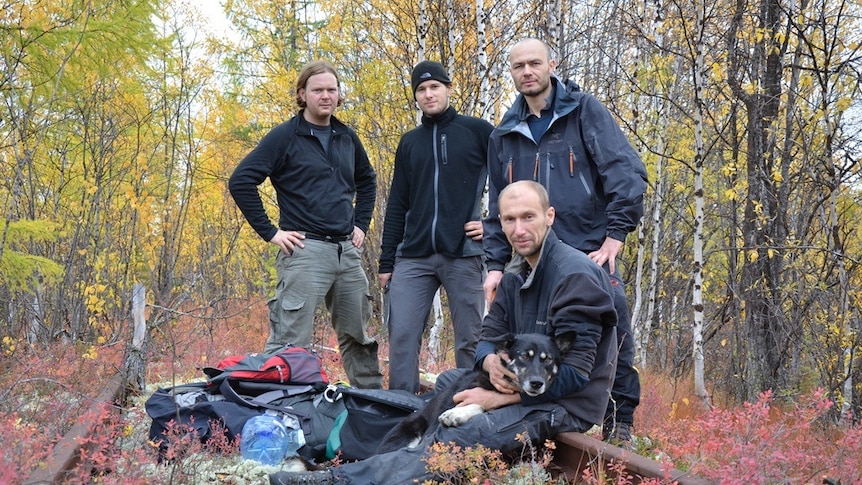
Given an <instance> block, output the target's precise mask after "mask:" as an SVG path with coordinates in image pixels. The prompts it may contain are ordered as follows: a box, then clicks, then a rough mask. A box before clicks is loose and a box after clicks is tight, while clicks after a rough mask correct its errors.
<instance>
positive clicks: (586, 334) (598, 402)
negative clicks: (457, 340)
mask: <svg viewBox="0 0 862 485" xmlns="http://www.w3.org/2000/svg"><path fill="white" fill-rule="evenodd" d="M554 224H556V221H555V222H554ZM508 269H509V270H508V271H506V272H505V273H504V274H503V279H502V281H501V282H500V288H499V289H498V291H497V296H496V298H495V299H494V303H493V304H492V305H491V309H490V311H489V313H488V315H487V316H486V317H485V320H484V321H483V322H482V335H481V338H480V340H479V343H478V345H477V347H476V366H477V368H481V365H482V361H483V360H484V359H485V357H486V356H487V355H488V354H491V353H493V352H494V350H495V347H494V344H492V343H490V342H489V340H490V339H493V338H494V337H499V336H502V335H505V334H506V333H512V334H525V333H540V334H545V335H550V336H555V335H560V334H563V333H566V332H569V331H575V332H577V335H578V336H577V338H576V339H575V342H574V344H573V345H572V347H571V348H570V349H569V351H568V353H566V355H564V356H563V365H561V366H560V371H559V374H558V376H557V379H556V381H554V383H553V384H552V385H551V388H550V389H549V390H548V392H546V393H545V394H542V395H541V396H536V397H529V396H527V395H525V394H522V395H521V402H522V403H523V404H530V403H537V402H546V401H556V402H557V403H559V404H560V405H562V406H563V407H564V408H566V410H567V411H568V412H569V414H572V415H574V416H577V417H578V418H580V419H582V420H584V421H587V422H589V423H593V424H600V423H601V422H602V420H603V419H604V415H605V409H606V407H607V403H608V396H609V393H610V390H611V388H612V387H613V382H614V373H615V372H616V362H617V353H618V352H617V337H616V325H617V313H616V310H614V300H613V294H614V291H613V288H612V287H611V282H610V277H609V276H608V274H607V272H605V271H604V270H603V269H602V268H601V267H600V266H599V265H597V264H596V263H594V262H593V261H592V260H591V259H590V258H589V257H587V255H586V254H584V253H583V252H581V251H578V250H576V249H574V248H572V247H571V246H569V245H567V244H565V243H563V242H562V241H560V240H559V239H558V238H557V235H556V234H555V233H554V231H553V229H551V230H549V231H548V234H547V236H546V237H545V241H544V244H543V245H542V251H541V253H540V255H539V261H538V263H537V264H536V267H535V268H534V269H533V270H532V271H529V265H528V264H527V263H526V261H524V263H523V266H521V267H520V268H508Z"/></svg>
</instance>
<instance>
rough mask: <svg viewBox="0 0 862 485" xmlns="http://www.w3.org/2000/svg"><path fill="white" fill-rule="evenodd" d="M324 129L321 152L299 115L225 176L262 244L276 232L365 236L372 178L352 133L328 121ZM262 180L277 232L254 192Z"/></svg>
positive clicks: (371, 201) (373, 194)
mask: <svg viewBox="0 0 862 485" xmlns="http://www.w3.org/2000/svg"><path fill="white" fill-rule="evenodd" d="M330 127H331V128H332V135H331V138H330V141H329V151H328V152H327V151H325V150H324V149H323V145H322V144H321V143H320V140H318V138H317V137H316V136H314V134H313V133H312V127H311V125H309V124H308V122H306V121H305V119H304V118H303V117H302V111H300V112H299V114H298V115H296V116H294V117H293V118H291V119H290V120H288V121H286V122H284V123H282V124H280V125H278V126H276V127H275V128H273V129H272V130H271V131H270V132H269V133H267V135H266V136H264V137H263V139H262V140H261V141H260V143H258V145H257V146H256V147H255V148H254V150H252V151H251V152H250V153H249V154H248V155H246V157H245V158H244V159H243V160H242V162H240V164H239V165H238V166H237V167H236V169H235V170H234V171H233V174H231V176H230V181H229V182H228V187H229V188H230V193H231V195H232V196H233V198H234V201H236V205H237V206H239V208H240V210H241V211H242V213H243V215H245V218H246V219H247V220H248V222H249V224H250V225H251V227H253V228H254V230H255V231H256V232H257V233H258V234H259V235H260V237H261V238H263V240H265V241H269V240H270V239H272V238H273V236H275V233H276V232H278V229H279V228H281V229H283V230H290V231H307V232H312V233H316V234H322V235H326V236H346V235H349V234H352V233H353V226H356V227H358V228H360V229H362V230H363V231H364V232H366V233H367V232H368V226H369V224H371V215H372V213H373V212H374V201H375V199H376V197H377V175H376V174H375V172H374V168H372V166H371V163H370V162H369V161H368V154H367V153H366V152H365V148H364V147H363V146H362V142H360V141H359V137H358V136H357V135H356V132H354V131H353V129H351V128H349V127H348V126H347V125H345V124H343V123H341V122H340V121H338V120H337V119H336V118H335V117H334V116H333V117H332V118H330ZM267 177H269V180H270V182H271V183H272V185H273V187H274V188H275V192H276V195H277V199H278V208H279V222H278V224H279V227H278V228H276V227H275V226H274V225H273V224H272V221H270V219H269V217H268V216H267V214H266V211H264V208H263V202H262V200H261V198H260V193H259V192H258V189H257V186H258V185H260V184H262V183H263V181H264V180H266V178H267ZM354 198H355V199H356V200H355V210H354Z"/></svg>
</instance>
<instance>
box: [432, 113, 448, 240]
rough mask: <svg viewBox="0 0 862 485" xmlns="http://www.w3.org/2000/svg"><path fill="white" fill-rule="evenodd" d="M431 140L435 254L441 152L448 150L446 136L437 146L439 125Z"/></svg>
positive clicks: (435, 127) (434, 130)
mask: <svg viewBox="0 0 862 485" xmlns="http://www.w3.org/2000/svg"><path fill="white" fill-rule="evenodd" d="M431 135H432V136H431V140H432V145H434V217H433V218H432V219H431V250H432V251H433V252H435V253H436V252H437V216H438V213H439V209H440V193H439V190H438V189H439V186H440V158H441V155H440V152H439V150H443V149H445V148H446V135H443V137H442V139H441V140H440V144H441V145H442V146H440V147H439V150H438V146H437V124H436V123H435V124H434V128H433V129H432V131H431Z"/></svg>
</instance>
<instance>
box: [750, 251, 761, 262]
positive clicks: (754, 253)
mask: <svg viewBox="0 0 862 485" xmlns="http://www.w3.org/2000/svg"><path fill="white" fill-rule="evenodd" d="M759 256H760V255H759V254H757V250H755V249H751V250H749V251H748V262H749V263H753V262H755V261H757V258H758V257H759Z"/></svg>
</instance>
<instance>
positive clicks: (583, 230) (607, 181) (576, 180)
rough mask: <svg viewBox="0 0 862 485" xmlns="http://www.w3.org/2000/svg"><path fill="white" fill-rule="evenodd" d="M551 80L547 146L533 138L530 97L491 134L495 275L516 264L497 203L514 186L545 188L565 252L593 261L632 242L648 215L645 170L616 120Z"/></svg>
mask: <svg viewBox="0 0 862 485" xmlns="http://www.w3.org/2000/svg"><path fill="white" fill-rule="evenodd" d="M551 80H552V82H553V83H554V84H555V88H554V94H553V96H554V116H553V119H552V121H551V124H550V126H549V127H548V129H547V131H546V132H545V134H544V135H543V136H542V138H541V140H533V137H532V135H531V134H530V127H529V126H528V124H527V121H526V120H527V117H528V115H529V108H528V106H527V103H526V101H525V100H524V96H523V95H518V97H517V98H516V99H515V103H514V105H512V107H511V108H510V109H509V111H507V112H506V114H505V115H504V116H503V120H502V121H501V122H500V124H499V125H498V126H497V128H496V129H495V130H494V133H492V134H491V140H490V143H489V147H488V178H489V184H488V185H489V204H488V209H489V210H488V217H487V218H486V220H485V234H484V238H483V241H484V244H485V252H486V256H487V261H486V263H487V266H488V270H502V269H503V267H504V266H505V264H506V262H508V261H509V259H510V257H511V247H510V246H509V243H508V241H506V236H505V235H504V234H503V230H502V228H501V227H500V221H499V220H498V218H497V216H498V215H499V214H498V213H499V210H498V206H497V198H498V197H499V195H500V191H501V190H503V188H504V187H505V186H506V185H508V184H510V183H512V182H515V181H518V180H535V181H536V182H539V183H540V184H542V185H543V186H544V187H545V189H547V191H548V196H549V197H550V200H551V205H552V206H553V207H554V209H555V210H556V213H557V217H556V219H555V220H554V230H555V231H556V232H557V234H558V235H559V237H560V239H562V240H563V241H564V242H565V243H566V244H568V245H570V246H572V247H574V248H577V249H580V250H581V251H584V252H587V253H588V252H591V251H595V250H597V249H599V248H600V247H601V245H602V243H603V242H604V240H605V237H611V238H613V239H616V240H619V241H625V238H626V235H627V234H628V233H630V232H632V231H633V230H634V229H635V227H636V226H637V224H638V221H639V220H640V218H641V216H642V215H643V194H644V192H645V191H646V183H647V175H646V168H645V167H644V164H643V162H642V161H641V159H640V156H639V155H638V153H637V151H635V149H634V148H633V147H632V145H631V144H630V143H629V141H628V140H627V139H626V137H625V135H624V134H623V132H622V130H620V127H619V125H618V124H617V122H616V120H614V118H613V116H612V115H611V113H610V112H609V111H608V110H607V108H605V107H604V106H603V105H602V104H601V102H599V100H597V99H596V98H595V97H594V96H592V95H590V94H586V93H584V92H582V91H580V88H578V85H577V84H575V83H574V82H571V81H566V83H563V82H562V81H560V80H559V79H557V78H556V77H553V76H552V77H551Z"/></svg>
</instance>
